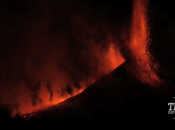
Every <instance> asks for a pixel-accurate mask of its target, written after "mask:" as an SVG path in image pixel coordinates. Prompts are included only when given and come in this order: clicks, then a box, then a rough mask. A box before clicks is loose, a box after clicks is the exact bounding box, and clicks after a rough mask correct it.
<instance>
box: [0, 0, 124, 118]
mask: <svg viewBox="0 0 175 130" xmlns="http://www.w3.org/2000/svg"><path fill="white" fill-rule="evenodd" d="M52 2H53V1H52ZM69 2H70V1H68V3H66V2H65V3H64V2H63V3H59V4H60V5H59V4H58V5H56V4H53V3H52V4H50V5H49V2H46V3H45V2H43V1H42V2H41V3H40V2H39V3H37V4H36V7H37V9H36V10H34V11H32V12H35V13H34V14H33V15H31V16H30V18H28V19H27V21H24V23H22V25H21V26H22V27H21V28H22V29H21V35H20V37H19V39H20V40H18V41H17V43H15V45H16V46H15V49H16V50H12V51H11V50H10V51H9V50H7V52H6V53H8V54H9V59H8V61H7V63H5V62H4V64H2V65H1V67H2V68H3V71H2V73H1V76H2V80H0V83H1V86H3V87H1V88H0V89H1V90H0V104H9V105H10V106H15V107H12V108H13V112H12V115H13V116H14V115H15V114H17V113H19V114H26V113H31V112H34V111H37V110H40V109H44V108H46V107H48V106H51V105H55V104H58V103H59V102H61V101H64V100H65V99H67V98H69V97H71V96H74V95H76V94H78V93H81V92H82V91H83V90H84V89H85V88H86V87H88V86H89V85H91V84H92V83H94V82H95V81H96V80H97V79H99V78H100V77H102V76H104V75H106V74H108V73H110V72H111V71H112V70H114V69H115V68H117V67H118V66H119V65H120V64H122V63H123V62H124V58H122V56H121V55H120V53H119V50H118V47H117V40H116V38H115V37H114V36H112V35H111V34H110V32H109V31H108V30H107V29H105V28H103V26H101V25H99V24H97V23H95V24H94V25H93V24H91V23H90V20H89V19H88V18H86V17H85V16H87V15H86V12H83V13H82V12H77V10H76V5H72V4H75V3H72V2H70V3H69ZM55 5H56V7H57V8H58V9H57V8H56V7H53V6H55ZM70 5H71V7H70ZM63 7H64V8H63ZM80 8H81V7H80ZM52 9H53V10H52ZM66 9H69V10H66ZM88 10H89V11H91V9H88ZM32 12H29V14H32ZM53 13H56V14H54V15H53V16H52V14H53ZM94 20H95V19H94ZM97 21H98V20H97ZM97 25H98V26H97ZM10 46H12V45H10ZM8 54H5V55H8ZM6 64H7V66H6Z"/></svg>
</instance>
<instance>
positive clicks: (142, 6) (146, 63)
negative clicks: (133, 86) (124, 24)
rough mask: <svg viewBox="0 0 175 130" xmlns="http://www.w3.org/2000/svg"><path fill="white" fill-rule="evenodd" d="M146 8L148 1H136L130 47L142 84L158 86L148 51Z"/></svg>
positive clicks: (135, 68)
mask: <svg viewBox="0 0 175 130" xmlns="http://www.w3.org/2000/svg"><path fill="white" fill-rule="evenodd" d="M146 7H147V0H135V1H134V7H133V16H132V26H131V35H130V44H129V47H130V50H131V53H132V58H133V60H134V61H133V64H134V67H133V71H134V73H135V74H136V75H137V77H138V78H139V79H140V80H141V81H142V82H145V83H149V84H150V85H156V82H157V81H160V80H159V78H158V76H157V75H156V74H155V73H154V71H153V69H152V68H151V65H153V63H152V62H151V55H150V53H149V51H148V46H149V42H150V39H149V30H148V21H147V16H146V13H147V10H146ZM154 66H155V65H154Z"/></svg>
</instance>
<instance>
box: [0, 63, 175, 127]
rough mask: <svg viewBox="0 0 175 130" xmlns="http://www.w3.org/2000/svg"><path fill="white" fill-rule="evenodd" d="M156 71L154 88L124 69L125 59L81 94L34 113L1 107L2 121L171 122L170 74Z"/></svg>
mask: <svg viewBox="0 0 175 130" xmlns="http://www.w3.org/2000/svg"><path fill="white" fill-rule="evenodd" d="M159 75H161V77H162V80H163V81H164V83H162V85H161V86H159V87H155V88H153V87H151V86H149V85H146V84H142V83H140V82H139V81H137V80H136V79H134V78H133V76H132V75H130V74H129V73H127V72H126V70H125V63H124V64H122V65H121V66H120V67H118V68H117V69H116V70H114V71H113V72H112V73H110V74H109V75H106V76H105V77H103V78H101V79H100V80H99V81H97V82H96V83H94V84H93V85H91V86H90V87H88V88H87V89H86V90H85V91H83V92H82V93H81V94H79V95H77V96H75V97H72V98H70V99H67V100H66V101H64V102H62V103H60V104H58V105H56V106H52V107H50V108H48V109H46V110H42V111H38V112H36V113H33V115H32V116H28V117H27V118H26V119H22V118H21V117H17V118H14V119H12V118H10V116H9V115H8V113H7V112H6V110H3V109H1V118H0V119H1V123H2V122H8V123H15V122H16V123H29V124H32V123H38V122H40V123H46V124H48V123H54V122H55V123H56V124H63V123H65V124H69V123H74V124H82V123H83V124H86V123H88V124H89V123H100V124H101V123H104V124H106V123H107V122H110V123H112V122H114V123H116V122H118V121H131V122H132V121H143V122H147V123H148V122H152V121H153V122H155V121H156V122H157V121H160V122H162V121H163V122H172V121H174V119H173V118H175V116H173V115H169V114H168V110H169V106H168V103H169V102H173V96H175V87H174V83H173V77H172V75H171V76H167V75H163V74H161V73H160V74H159ZM174 102H175V101H174Z"/></svg>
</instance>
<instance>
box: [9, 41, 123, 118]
mask: <svg viewBox="0 0 175 130" xmlns="http://www.w3.org/2000/svg"><path fill="white" fill-rule="evenodd" d="M110 40H111V39H109V41H110ZM89 44H90V45H91V46H92V48H91V50H90V51H91V53H92V54H93V56H94V59H96V60H98V62H97V63H98V64H97V66H96V67H97V68H96V70H94V71H93V72H92V74H90V76H88V77H86V78H85V79H84V80H82V81H79V85H80V88H77V86H74V85H73V83H72V79H71V77H70V76H69V75H67V73H65V72H64V71H62V70H59V71H57V70H56V69H55V66H54V63H55V62H51V63H52V64H48V65H45V66H44V67H43V68H42V72H41V73H40V72H34V73H36V74H37V75H39V77H37V75H34V76H35V77H33V78H34V79H35V80H36V81H37V79H38V80H40V81H41V82H40V89H39V90H38V99H37V101H36V102H37V103H36V105H33V104H32V101H31V98H32V97H31V95H30V93H29V92H30V90H28V89H26V88H27V87H25V85H26V84H23V83H21V84H20V87H21V88H20V90H22V88H23V89H24V90H23V92H24V93H25V95H24V94H23V93H21V95H20V94H19V99H17V100H18V101H19V105H20V107H19V109H18V110H14V111H13V113H12V116H15V115H16V114H17V113H18V114H20V115H22V116H23V117H25V114H27V113H33V112H35V111H38V110H42V109H45V108H47V107H49V106H53V105H56V104H58V103H60V102H63V101H64V100H66V99H68V98H70V97H73V96H75V95H77V94H80V93H81V92H82V91H83V90H84V89H86V88H87V87H88V86H90V85H91V84H93V83H94V82H95V81H96V80H97V79H99V78H101V77H102V76H104V75H106V74H108V73H110V72H111V71H113V70H114V69H115V68H117V67H118V66H119V65H121V64H122V63H123V62H124V58H123V57H122V56H121V55H120V52H119V50H118V49H117V47H115V46H114V43H113V42H110V43H108V44H109V46H108V48H105V49H104V48H102V47H101V45H100V44H95V42H94V41H90V42H89ZM115 44H116V43H115ZM90 62H92V63H90V64H95V63H96V61H95V60H93V61H90ZM27 65H29V64H27ZM29 66H30V65H29ZM46 74H49V77H50V78H49V79H50V80H51V83H52V84H51V86H52V93H53V96H52V100H50V93H49V91H48V89H47V87H46V86H47V84H48V79H47V78H46V77H45V76H44V75H46ZM68 85H69V87H70V88H71V91H72V92H71V93H68V92H67V91H66V87H67V86H68ZM39 99H40V100H39Z"/></svg>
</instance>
